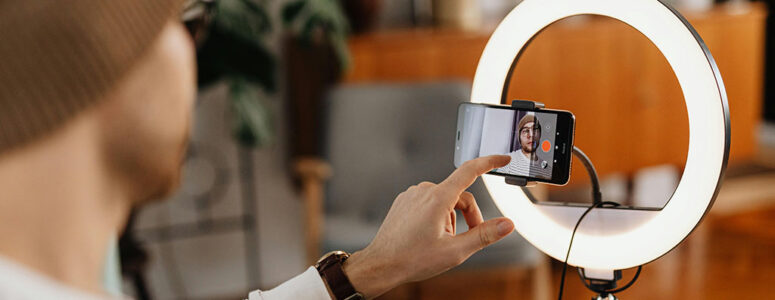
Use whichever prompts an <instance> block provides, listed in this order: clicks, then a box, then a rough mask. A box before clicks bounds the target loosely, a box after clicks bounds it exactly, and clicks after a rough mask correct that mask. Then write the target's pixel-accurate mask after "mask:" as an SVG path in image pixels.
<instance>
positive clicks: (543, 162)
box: [455, 103, 572, 184]
mask: <svg viewBox="0 0 775 300" xmlns="http://www.w3.org/2000/svg"><path fill="white" fill-rule="evenodd" d="M568 115H570V113H568V112H564V111H553V110H538V111H528V110H516V109H513V108H510V107H499V106H489V105H481V104H468V103H465V104H462V105H461V106H460V111H459V118H458V132H459V137H458V142H457V146H456V149H455V150H456V155H455V163H456V165H457V166H459V163H460V164H462V163H463V162H465V161H467V160H470V159H474V158H477V157H481V156H487V155H494V154H505V155H509V156H511V162H509V164H508V165H506V166H504V167H502V168H498V169H495V170H493V172H492V173H495V174H501V175H512V176H520V177H528V178H531V179H536V180H538V181H544V182H550V183H559V184H563V183H565V182H567V174H562V173H568V170H565V169H569V167H568V162H569V159H570V151H571V149H570V148H569V147H572V144H570V142H571V141H570V138H571V137H572V124H568V120H567V119H569V117H568ZM558 118H559V119H562V120H561V122H558ZM570 118H572V115H571V117H570ZM569 125H571V126H570V127H569ZM566 157H567V158H566ZM558 167H559V168H562V169H563V170H558V171H560V172H557V171H555V169H556V168H558ZM562 171H564V172H562ZM563 177H564V178H563ZM563 179H564V180H565V181H563Z"/></svg>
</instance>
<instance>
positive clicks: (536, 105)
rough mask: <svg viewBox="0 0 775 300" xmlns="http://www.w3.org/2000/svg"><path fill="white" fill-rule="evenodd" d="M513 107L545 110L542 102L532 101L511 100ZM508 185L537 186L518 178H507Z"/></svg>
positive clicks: (532, 182) (525, 179)
mask: <svg viewBox="0 0 775 300" xmlns="http://www.w3.org/2000/svg"><path fill="white" fill-rule="evenodd" d="M511 107H514V108H517V109H524V110H539V109H542V108H544V107H545V106H544V104H543V103H541V102H536V101H530V100H511ZM505 180H506V183H508V184H511V185H516V186H522V187H530V186H535V184H536V183H535V182H534V181H528V180H527V178H524V177H517V176H506V179H505Z"/></svg>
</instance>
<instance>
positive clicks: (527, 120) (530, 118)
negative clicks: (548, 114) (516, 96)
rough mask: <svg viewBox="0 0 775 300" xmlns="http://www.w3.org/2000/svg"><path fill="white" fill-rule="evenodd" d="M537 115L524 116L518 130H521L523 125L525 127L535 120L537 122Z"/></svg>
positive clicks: (536, 126) (538, 126)
mask: <svg viewBox="0 0 775 300" xmlns="http://www.w3.org/2000/svg"><path fill="white" fill-rule="evenodd" d="M535 120H536V117H535V116H534V115H525V116H524V117H522V119H520V120H519V126H517V131H521V130H522V127H525V124H527V123H530V122H533V123H535ZM533 127H535V128H540V127H541V125H538V124H534V125H533Z"/></svg>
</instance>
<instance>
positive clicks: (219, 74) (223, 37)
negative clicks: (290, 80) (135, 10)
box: [196, 0, 350, 147]
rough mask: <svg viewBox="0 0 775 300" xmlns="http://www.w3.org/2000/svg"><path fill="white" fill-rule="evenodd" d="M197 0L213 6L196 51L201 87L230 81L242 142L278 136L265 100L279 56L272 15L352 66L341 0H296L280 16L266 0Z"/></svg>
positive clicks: (273, 82)
mask: <svg viewBox="0 0 775 300" xmlns="http://www.w3.org/2000/svg"><path fill="white" fill-rule="evenodd" d="M196 2H201V3H205V4H206V5H209V7H211V8H212V12H211V16H210V18H211V21H210V22H209V25H208V26H206V34H205V35H206V36H205V37H204V38H203V41H202V43H201V45H199V47H198V50H197V63H198V66H199V69H198V70H199V71H198V76H199V77H198V85H199V87H200V89H201V88H206V87H209V86H211V85H212V84H213V83H216V82H220V81H222V80H225V81H226V82H227V83H228V85H229V99H230V103H231V108H232V113H233V116H234V118H233V129H234V134H235V136H236V138H237V140H238V141H239V142H240V143H241V144H243V145H246V146H251V147H256V146H260V145H265V144H267V143H270V142H271V141H272V139H273V137H274V130H273V126H272V124H273V121H272V114H271V112H270V110H269V108H268V106H267V103H266V101H267V98H268V97H267V96H266V95H268V94H272V93H274V92H275V91H276V89H277V57H276V55H275V54H274V53H273V52H272V51H271V50H270V48H269V47H268V44H267V43H268V39H269V38H270V37H271V35H272V33H273V31H274V28H273V27H272V19H271V17H270V16H271V15H277V14H281V16H282V24H283V29H284V30H285V31H287V32H288V33H289V34H290V35H291V36H292V37H294V38H297V39H299V41H300V42H301V43H302V44H303V45H304V44H306V45H314V44H320V43H327V44H328V45H330V46H331V47H333V49H334V50H335V52H336V55H337V59H338V61H339V63H340V64H341V66H342V69H343V70H344V69H346V68H347V67H348V66H349V63H350V55H349V52H348V50H347V34H348V31H349V25H348V23H347V19H346V18H345V16H344V13H343V12H342V9H341V7H340V6H339V2H338V1H337V0H293V1H291V2H288V3H286V4H285V5H283V6H282V8H281V11H280V12H278V13H276V14H272V12H270V11H269V10H268V7H269V5H268V3H267V2H265V1H252V0H219V1H206V0H198V1H196ZM291 59H292V58H291Z"/></svg>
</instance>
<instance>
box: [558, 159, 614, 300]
mask: <svg viewBox="0 0 775 300" xmlns="http://www.w3.org/2000/svg"><path fill="white" fill-rule="evenodd" d="M577 149H578V148H576V147H573V150H574V152H575V151H577ZM578 151H579V152H580V150H578ZM582 154H583V153H582ZM583 160H584V159H582V161H583ZM585 165H586V163H585ZM590 165H591V164H590ZM590 173H592V172H590ZM593 178H596V177H593ZM593 182H594V181H593ZM598 191H599V189H598ZM603 205H611V206H619V205H620V204H619V203H616V202H611V201H599V202H597V203H595V204H592V206H590V207H589V208H587V210H585V211H584V213H583V214H581V217H579V220H578V221H576V226H574V227H573V233H571V235H570V243H569V244H568V252H567V253H566V254H565V262H563V265H562V277H561V278H560V294H559V296H558V297H557V299H558V300H562V292H563V289H564V288H565V273H566V272H567V270H568V257H570V249H571V247H572V246H573V238H574V237H576V230H577V229H579V225H580V224H581V220H584V217H586V216H587V214H589V212H590V211H592V209H594V208H597V207H601V206H603Z"/></svg>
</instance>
